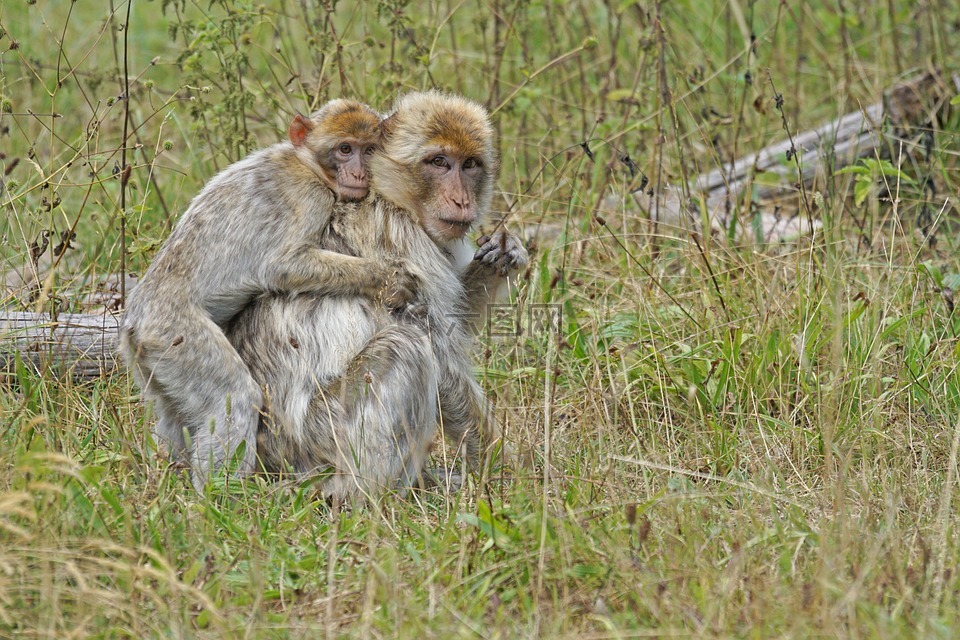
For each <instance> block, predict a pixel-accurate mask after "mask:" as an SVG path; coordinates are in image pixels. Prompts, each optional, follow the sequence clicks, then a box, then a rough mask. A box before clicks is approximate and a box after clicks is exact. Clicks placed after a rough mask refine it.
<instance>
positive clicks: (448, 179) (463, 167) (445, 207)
mask: <svg viewBox="0 0 960 640" xmlns="http://www.w3.org/2000/svg"><path fill="white" fill-rule="evenodd" d="M419 169H420V171H419V173H420V175H421V179H420V184H421V189H422V190H421V197H420V202H421V203H422V205H421V211H420V221H421V223H422V224H423V227H424V229H426V231H427V234H428V235H429V236H430V237H431V238H432V239H433V240H434V241H435V242H438V243H444V244H445V243H448V242H453V241H455V240H459V239H460V238H462V237H463V236H464V235H465V234H466V233H467V232H468V231H470V229H471V228H472V227H473V225H474V223H476V221H477V218H478V216H479V214H480V211H479V208H478V207H479V205H480V203H481V202H482V201H483V199H484V198H483V193H482V190H483V189H484V188H485V186H486V185H487V184H488V182H489V179H488V176H487V169H486V167H485V166H484V164H483V161H482V160H481V159H480V158H478V157H476V156H473V155H470V154H464V153H461V152H459V151H457V150H451V149H444V148H438V149H432V150H428V151H427V152H426V153H425V154H424V156H423V160H422V161H421V166H420V167H419Z"/></svg>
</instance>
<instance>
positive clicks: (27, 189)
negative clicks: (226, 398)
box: [0, 0, 960, 638]
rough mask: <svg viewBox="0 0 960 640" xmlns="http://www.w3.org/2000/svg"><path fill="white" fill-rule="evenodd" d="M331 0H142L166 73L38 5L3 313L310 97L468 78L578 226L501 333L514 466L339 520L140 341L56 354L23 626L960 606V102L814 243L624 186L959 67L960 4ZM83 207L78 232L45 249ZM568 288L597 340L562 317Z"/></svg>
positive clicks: (38, 379) (423, 623) (37, 462)
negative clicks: (177, 456)
mask: <svg viewBox="0 0 960 640" xmlns="http://www.w3.org/2000/svg"><path fill="white" fill-rule="evenodd" d="M317 4H318V3H312V2H306V3H299V2H286V3H280V2H275V1H267V2H263V3H254V2H242V1H238V2H233V3H224V2H221V1H220V0H213V2H208V1H206V0H204V1H202V2H190V1H185V2H180V1H176V0H173V1H171V0H154V1H152V2H150V1H147V0H136V1H135V2H134V5H133V7H132V12H131V18H130V29H129V36H130V38H129V46H128V48H127V51H126V58H127V60H128V66H129V77H130V96H131V99H130V100H129V104H127V103H125V102H124V101H123V100H122V99H119V100H118V97H119V96H121V94H122V89H121V88H120V87H121V86H122V80H123V77H124V74H123V71H122V69H123V61H124V55H125V54H124V45H123V36H124V31H123V29H122V26H123V25H124V24H125V22H126V11H127V5H126V4H124V3H123V1H122V0H113V4H112V6H113V8H114V9H116V11H115V12H113V13H111V4H110V2H99V3H90V2H75V3H69V2H52V1H44V0H39V1H38V2H37V3H36V4H29V3H27V2H23V1H22V0H0V29H2V31H0V33H2V34H3V35H2V37H0V104H2V110H3V112H4V113H3V114H2V115H0V152H2V153H3V154H4V156H3V157H2V158H0V170H2V176H3V181H4V185H3V190H2V192H0V206H2V207H3V216H2V217H0V239H2V242H0V283H2V284H3V285H4V290H3V294H2V295H3V305H2V306H3V308H4V309H8V310H9V309H13V310H23V309H30V310H44V311H54V310H70V311H84V310H89V309H90V308H91V307H93V306H95V304H96V303H93V302H90V301H89V300H88V298H87V297H86V296H88V295H89V294H91V293H92V292H97V291H100V290H104V289H109V288H110V287H111V286H114V283H115V281H116V276H115V274H117V273H118V272H120V271H121V270H126V271H128V272H132V273H139V272H142V270H143V269H144V268H145V267H146V265H147V264H149V261H150V259H151V257H152V256H153V254H154V252H155V251H156V248H157V246H158V243H159V242H161V241H162V240H163V238H165V237H166V235H167V234H168V232H169V228H170V226H171V225H172V224H173V223H174V222H175V221H176V219H177V216H178V215H179V214H180V213H181V212H182V211H183V210H184V208H185V207H186V204H187V203H188V202H189V199H190V198H191V197H192V196H193V195H194V194H195V193H196V192H197V191H198V190H199V189H200V187H201V186H202V184H203V183H204V182H205V181H206V180H207V179H209V177H210V176H212V175H213V174H214V173H215V172H216V171H217V170H219V169H221V168H223V167H224V166H226V165H227V164H229V163H230V162H231V161H233V160H236V159H238V158H240V157H242V156H243V155H244V154H245V153H246V152H247V151H248V150H250V149H253V148H257V147H259V146H263V145H266V144H269V143H272V142H274V141H276V140H278V139H280V138H281V137H282V135H283V132H284V131H285V129H286V125H287V122H288V121H289V119H290V118H291V117H292V115H293V114H294V113H295V112H296V111H302V112H305V111H309V110H310V109H311V108H314V107H316V106H317V105H318V104H320V103H322V102H323V101H325V100H326V99H328V98H331V97H336V96H339V95H342V94H343V95H349V96H355V97H360V98H362V99H363V100H365V101H367V102H369V103H370V104H372V105H374V106H375V107H378V108H381V109H384V110H386V109H388V108H389V105H390V103H391V101H392V99H393V97H394V96H395V95H397V93H398V92H401V91H406V90H413V89H419V88H424V87H429V86H439V87H441V88H445V89H451V90H456V91H460V92H462V93H464V94H465V95H467V96H469V97H471V98H474V99H477V100H479V101H481V102H484V103H486V104H487V105H488V106H489V107H490V108H491V109H493V110H495V118H496V124H497V128H498V131H499V134H500V137H499V145H500V151H501V155H502V160H503V162H502V164H503V168H502V173H501V176H500V180H499V187H500V189H501V190H502V192H503V194H504V195H503V197H498V199H497V201H496V211H495V212H494V216H493V217H494V221H496V220H499V218H500V217H501V216H502V215H503V214H504V213H506V212H507V211H508V210H509V212H510V213H509V214H508V218H507V225H508V227H510V228H511V229H513V230H515V231H518V232H523V233H526V234H527V235H528V236H530V237H534V238H536V240H537V244H538V247H539V248H538V251H537V253H536V254H535V255H534V257H533V260H532V261H531V265H532V266H531V269H530V273H529V278H527V279H526V280H524V281H523V282H522V283H521V286H520V287H519V289H518V291H516V292H515V298H514V299H515V301H516V303H517V304H518V305H519V306H520V309H521V316H520V317H521V320H522V323H521V324H522V326H523V329H524V332H523V334H522V335H521V336H519V337H514V338H506V337H485V338H484V339H483V340H482V344H481V348H480V349H479V350H478V352H479V357H478V375H479V376H480V377H481V378H482V380H483V384H484V387H485V388H486V389H487V390H488V392H489V393H490V395H491V396H492V397H494V398H495V399H496V401H497V406H498V413H499V416H500V418H501V422H502V426H503V433H504V444H503V448H502V451H501V456H500V459H499V462H498V464H497V465H495V466H494V467H493V468H492V469H491V470H490V471H489V472H488V473H487V474H485V475H484V476H483V477H476V478H471V479H470V480H469V481H468V482H467V483H466V486H465V487H464V489H463V490H462V491H461V492H460V493H458V494H456V495H444V494H442V493H439V492H422V493H414V494H412V495H408V496H407V497H406V498H404V499H401V498H398V497H396V496H388V497H387V498H385V499H384V501H383V503H382V504H381V505H378V506H376V507H363V508H355V509H346V510H342V511H337V512H332V511H331V510H330V508H328V507H327V506H326V505H325V504H323V503H321V502H320V501H318V498H317V496H316V495H315V493H314V491H313V488H312V486H311V485H310V484H309V483H307V484H306V485H304V486H300V487H298V486H289V485H275V484H270V483H267V482H264V481H262V480H260V479H253V480H250V481H247V482H239V483H238V482H234V483H231V484H230V486H228V487H210V488H209V489H208V491H207V493H206V494H205V495H203V496H200V495H197V494H196V493H195V492H193V490H192V489H191V487H190V484H189V482H188V481H187V480H186V479H185V478H184V477H183V475H182V473H181V472H179V471H178V470H176V469H173V468H170V467H169V466H168V463H167V460H166V458H165V456H164V455H163V453H162V452H160V453H158V452H157V451H156V449H157V447H156V443H154V442H153V440H152V438H151V437H150V435H149V429H150V425H151V424H152V420H153V418H152V416H151V415H150V413H149V410H148V409H146V408H144V407H143V406H141V405H140V403H139V401H138V396H137V392H136V390H135V388H134V387H133V386H132V384H131V382H130V381H129V380H128V377H127V375H126V374H125V373H124V372H115V373H111V374H108V375H105V376H104V377H103V378H102V379H98V380H96V381H85V382H78V381H71V380H64V379H60V378H58V377H57V376H56V375H55V373H54V371H53V370H52V369H51V370H44V371H34V370H32V369H31V368H30V367H28V366H26V365H19V366H17V367H15V369H14V371H13V372H12V373H11V375H10V376H9V377H8V379H7V383H6V384H5V385H4V386H3V387H0V429H2V431H0V637H8V636H9V637H27V638H30V637H40V638H65V637H103V638H124V637H134V638H141V637H210V638H220V637H238V638H239V637H253V638H284V637H311V638H312V637H318V636H325V637H341V636H345V637H353V636H359V637H474V636H479V637H500V638H510V637H518V636H519V637H533V636H539V637H578V638H604V637H635V636H670V635H680V636H696V637H704V636H707V637H711V636H712V637H756V638H767V637H809V636H817V637H821V636H828V637H868V638H898V637H943V638H952V637H955V636H956V629H957V628H960V615H958V612H960V607H958V593H960V591H958V590H960V576H958V572H957V570H956V566H957V564H958V561H960V541H958V538H957V527H958V524H960V508H958V504H957V503H958V499H957V496H956V495H955V493H956V492H957V483H958V466H957V462H958V461H957V457H958V448H960V375H958V370H957V369H958V363H960V358H958V350H960V342H958V340H957V336H958V334H960V320H958V318H957V316H956V314H955V313H954V312H953V304H952V296H953V290H954V289H955V288H960V286H958V285H960V275H958V274H960V260H958V257H957V256H958V253H957V245H958V238H957V225H956V214H955V213H954V212H953V209H952V202H953V200H954V199H955V198H956V197H957V194H958V190H960V175H958V170H957V167H958V163H957V153H956V148H957V136H958V132H960V124H958V122H960V118H958V116H957V114H956V108H955V107H954V109H953V111H952V112H951V111H950V110H949V109H947V110H945V111H944V112H943V113H942V114H941V117H940V118H939V120H938V121H937V123H936V126H935V127H934V129H933V132H932V136H931V137H929V138H928V139H929V140H931V141H932V142H931V144H930V153H929V154H926V153H923V152H919V153H911V154H909V155H905V156H903V163H902V165H901V164H900V160H901V156H900V154H899V153H898V152H897V149H894V153H893V154H892V156H891V162H893V163H894V165H898V166H900V168H901V170H902V171H903V174H904V176H905V177H906V178H909V180H907V179H904V180H902V181H901V184H900V191H899V202H897V203H896V204H895V205H891V204H890V202H889V199H880V198H879V197H878V193H879V189H877V188H876V186H877V183H876V182H874V180H875V179H876V180H879V178H880V174H883V175H886V176H887V177H888V178H889V177H890V171H889V170H882V166H883V165H882V163H876V162H874V163H873V164H871V163H863V164H861V165H859V167H860V168H859V169H858V170H856V171H851V172H849V173H844V174H840V175H836V176H835V177H833V178H832V183H830V184H832V186H833V188H832V189H829V190H828V189H826V188H825V187H824V186H823V185H820V187H818V195H817V197H816V198H814V199H813V202H812V204H811V209H812V213H813V214H814V215H815V216H817V217H819V218H820V219H821V221H822V222H823V224H824V227H823V230H822V233H820V234H818V236H817V237H816V238H814V239H813V240H804V241H802V242H800V243H798V244H797V245H785V246H764V245H752V246H730V244H729V243H726V242H724V241H723V239H722V238H721V237H707V236H702V237H700V236H697V237H694V236H692V235H690V234H689V233H682V232H681V233H675V232H669V233H668V231H669V230H667V229H664V228H662V227H654V226H653V225H651V224H650V223H649V222H648V221H647V220H646V219H645V218H646V216H645V215H644V214H642V213H641V212H638V211H636V210H635V209H633V208H631V207H629V206H627V207H624V206H620V207H616V206H615V207H614V208H613V209H612V210H611V208H610V206H609V204H608V203H604V199H605V198H607V197H608V196H610V195H615V196H620V197H622V196H623V195H624V194H625V193H626V192H627V191H629V190H630V189H633V188H636V187H637V186H639V185H640V182H641V180H642V179H643V176H646V177H647V178H648V179H649V180H650V184H651V185H657V184H659V182H658V181H662V182H670V183H676V182H679V181H680V180H681V179H682V178H683V177H685V176H692V175H695V174H697V173H699V172H701V171H705V170H708V169H710V168H712V167H714V166H716V163H717V159H718V157H719V158H725V159H728V158H731V157H737V156H740V155H743V154H746V153H748V152H750V151H753V150H756V149H759V148H760V147H762V146H764V145H765V144H767V143H769V142H771V141H773V140H775V139H777V138H779V137H781V136H782V135H783V129H782V120H781V114H780V113H779V112H778V110H777V109H776V108H775V104H774V89H773V86H775V87H776V92H779V93H780V94H782V95H783V98H784V106H783V116H784V117H785V118H786V120H787V122H788V123H789V126H790V130H791V131H793V132H797V131H802V130H804V129H807V128H810V127H812V126H814V125H816V124H818V123H820V122H823V121H825V120H829V119H831V118H833V117H836V116H838V115H840V114H842V113H845V112H847V111H849V110H852V109H856V108H858V107H859V106H861V105H867V104H870V103H873V102H875V101H876V100H878V99H880V96H881V92H882V91H883V90H884V89H885V88H887V87H889V86H890V85H891V84H893V83H894V82H896V81H897V80H899V79H902V78H904V77H909V76H910V75H912V74H914V73H916V72H917V71H921V70H924V69H927V68H938V69H940V70H941V71H942V72H944V73H945V74H946V77H948V78H949V74H950V73H954V72H957V71H958V69H957V67H956V61H955V60H953V59H952V57H951V55H952V52H954V51H956V50H957V49H958V47H960V10H958V9H957V8H955V7H954V6H953V4H952V3H947V2H929V3H907V2H899V1H896V0H890V1H888V2H882V1H880V0H872V1H868V2H862V3H852V2H820V1H817V2H808V3H778V2H774V1H773V0H758V1H756V2H748V1H747V0H732V1H731V2H728V3H722V2H716V3H702V2H692V1H691V0H678V1H674V2H663V3H660V4H658V3H656V2H653V1H641V2H602V1H601V0H578V1H576V2H552V1H543V2H535V3H527V2H519V1H517V2H514V1H510V0H494V1H493V2H489V3H481V2H475V1H467V2H439V1H437V2H431V3H422V4H416V5H415V4H414V3H405V2H402V1H398V0H389V1H382V2H369V3H358V6H353V3H346V2H338V3H337V11H336V14H335V15H332V16H331V15H328V13H326V12H325V10H323V9H321V8H314V6H315V5H317ZM304 11H306V13H304ZM751 33H752V34H754V35H755V36H756V45H755V48H754V49H753V52H752V53H749V54H748V53H747V44H748V42H749V40H750V34H751ZM14 41H16V43H17V44H16V46H11V45H12V44H13V42H14ZM154 60H155V62H153V61H154ZM956 94H957V89H956V88H955V86H954V85H950V86H949V88H948V89H947V92H946V101H949V100H950V99H951V98H953V96H955V95H956ZM127 107H129V124H130V126H129V131H130V133H129V135H128V137H127V139H126V143H127V151H126V154H127V162H129V163H131V164H132V165H133V168H132V172H131V177H130V180H129V183H128V185H127V192H126V210H125V211H122V210H121V207H120V194H121V189H120V180H119V179H118V175H117V174H119V173H121V172H122V164H121V157H122V153H121V150H120V149H121V147H122V145H123V143H124V136H123V130H124V127H123V124H124V117H125V115H124V113H125V110H126V108H127ZM53 113H56V114H58V115H57V116H56V117H53V116H51V115H50V114H53ZM908 133H915V132H908ZM584 141H589V148H590V149H591V152H592V153H593V154H594V158H595V159H594V160H591V159H590V158H589V157H587V155H586V154H585V153H584V151H583V150H582V148H581V147H580V143H581V142H584ZM907 149H909V147H907ZM624 154H629V156H630V158H631V159H632V160H633V162H635V163H636V166H637V169H638V171H639V172H638V173H637V174H636V175H633V174H631V171H630V170H629V168H628V167H627V166H626V164H625V163H623V162H622V161H620V160H619V158H620V156H622V155H624ZM15 162H16V163H17V164H14V163H15ZM641 174H642V175H641ZM858 180H859V181H860V183H859V187H860V189H861V191H857V189H858ZM864 180H866V181H868V182H871V184H865V183H864V182H863V181H864ZM926 181H929V184H930V185H931V186H930V187H926V186H924V184H925V182H926ZM868 186H870V187H871V188H870V189H867V187H868ZM861 196H863V197H862V199H861ZM948 199H949V201H950V204H948V205H947V206H946V207H944V203H945V202H946V201H947V200H948ZM861 200H862V201H861ZM58 201H59V202H58ZM57 202H58V204H56V205H55V206H54V205H53V203H57ZM793 204H795V203H793ZM787 206H790V205H789V203H788V205H787ZM601 210H602V214H601V215H602V218H603V222H601V221H600V220H599V219H598V218H597V217H596V215H595V214H596V213H597V212H598V211H601ZM740 215H741V219H742V220H745V221H747V222H749V220H750V212H749V211H744V212H741V214H740ZM121 220H123V221H124V223H125V224H124V240H125V243H126V248H127V254H126V255H124V254H123V252H122V244H121ZM931 223H933V227H932V228H931V227H929V226H928V225H929V224H931ZM44 230H48V231H50V232H52V237H53V239H54V241H53V242H52V243H51V244H56V243H58V242H59V236H60V234H61V233H63V232H69V231H71V230H72V231H73V232H75V233H76V234H77V239H76V241H75V245H76V246H75V247H74V248H72V249H70V250H68V251H67V253H66V254H65V256H64V257H63V258H62V259H60V260H59V261H57V262H56V264H55V265H54V264H53V262H54V260H53V259H52V258H51V256H50V253H49V251H48V252H47V253H46V254H45V255H44V256H42V257H41V258H40V260H39V261H38V262H37V265H38V266H37V269H38V271H39V274H38V278H37V280H34V279H32V277H31V272H32V269H33V267H32V263H31V260H30V258H29V255H30V248H31V244H32V243H34V242H35V241H39V239H40V237H41V234H42V232H43V231H44ZM931 230H932V238H933V240H935V242H930V241H929V240H927V239H925V237H924V236H923V234H924V233H930V232H931ZM37 281H39V283H40V284H39V285H38V284H37ZM536 305H555V306H551V307H537V306H536ZM558 308H560V309H562V319H561V320H560V325H561V328H562V331H561V333H562V335H561V337H560V339H559V340H557V339H555V338H554V336H553V335H552V333H551V332H550V331H548V330H546V329H544V328H542V327H540V328H537V327H532V326H531V325H530V324H529V321H530V316H529V315H528V313H530V312H531V310H534V311H536V310H538V309H548V310H549V311H550V312H551V313H552V312H554V311H555V310H556V309H558ZM438 455H440V454H439V453H438Z"/></svg>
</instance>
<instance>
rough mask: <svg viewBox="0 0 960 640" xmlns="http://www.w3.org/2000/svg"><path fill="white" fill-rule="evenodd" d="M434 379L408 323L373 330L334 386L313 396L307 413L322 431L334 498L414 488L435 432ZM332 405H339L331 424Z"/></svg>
mask: <svg viewBox="0 0 960 640" xmlns="http://www.w3.org/2000/svg"><path fill="white" fill-rule="evenodd" d="M436 398H437V374H436V366H435V364H434V361H433V351H432V347H431V344H430V340H429V338H427V336H426V335H425V334H424V333H423V332H422V331H421V330H419V329H417V328H415V327H412V326H402V325H400V326H390V327H387V328H385V329H383V330H381V331H380V332H379V333H377V334H376V335H375V336H374V337H373V338H372V339H371V340H370V342H369V343H368V344H367V346H366V347H365V348H364V349H363V351H362V352H361V353H360V354H359V355H358V356H357V357H356V358H355V359H354V360H353V362H352V363H351V365H350V367H349V369H348V370H347V372H346V373H345V374H344V376H343V377H342V378H341V380H340V381H339V383H337V384H335V385H333V386H332V388H331V389H330V392H329V393H327V394H323V393H319V394H317V396H316V397H315V398H314V400H313V402H312V406H311V412H310V415H311V416H312V417H313V418H314V420H315V421H316V424H318V425H320V426H321V427H323V423H324V422H325V421H326V423H327V427H326V428H328V429H329V436H328V440H327V442H329V443H331V444H332V449H333V450H332V451H330V452H328V455H329V456H330V458H331V459H330V462H331V463H332V465H333V467H334V469H335V475H334V476H333V477H332V478H331V479H330V480H328V482H327V485H326V487H325V492H326V493H327V495H329V496H331V497H333V498H335V499H344V498H347V497H350V496H356V495H364V496H374V495H377V493H379V492H380V491H382V489H384V488H386V487H391V486H394V487H397V488H400V489H405V488H407V487H410V486H413V485H414V484H415V483H416V481H417V478H418V476H419V474H420V471H421V470H422V469H423V465H424V462H425V461H426V459H427V456H428V454H429V451H430V445H431V444H432V442H433V438H434V435H435V433H436V424H437V401H436ZM331 402H333V403H335V405H338V406H339V407H341V408H342V412H343V413H342V418H341V420H340V421H338V422H336V423H333V424H330V422H329V419H328V417H327V416H329V415H331V411H330V406H331Z"/></svg>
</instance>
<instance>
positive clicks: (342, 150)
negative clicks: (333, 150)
mask: <svg viewBox="0 0 960 640" xmlns="http://www.w3.org/2000/svg"><path fill="white" fill-rule="evenodd" d="M339 151H340V153H342V154H343V155H345V156H348V155H350V152H351V151H353V147H351V146H350V145H349V144H347V143H346V142H344V143H343V144H342V145H340V149H339Z"/></svg>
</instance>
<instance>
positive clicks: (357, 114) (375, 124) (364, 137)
mask: <svg viewBox="0 0 960 640" xmlns="http://www.w3.org/2000/svg"><path fill="white" fill-rule="evenodd" d="M289 135H290V142H291V143H293V146H294V148H296V149H297V153H298V155H299V156H300V158H301V159H302V160H303V161H304V163H305V164H308V165H309V166H310V167H311V168H312V169H313V171H314V172H315V173H316V174H317V175H318V176H319V177H320V178H321V179H322V180H323V182H324V183H325V184H326V185H327V186H328V187H330V189H331V191H333V192H335V193H336V194H337V197H338V198H339V199H341V200H362V199H364V198H366V197H367V194H368V193H369V192H370V173H369V170H368V168H367V162H368V160H369V158H370V155H371V154H372V152H373V150H374V149H375V148H376V147H377V146H379V144H380V115H379V114H378V113H377V112H376V111H374V110H373V109H371V108H370V107H368V106H366V105H364V104H361V103H359V102H356V101H355V100H343V99H338V100H332V101H330V102H328V103H327V104H326V105H324V107H323V108H322V109H320V111H318V112H316V113H315V114H313V115H312V116H311V117H310V118H309V119H308V118H305V117H303V116H301V115H299V114H298V115H297V116H296V117H295V118H294V119H293V123H292V124H291V125H290V132H289Z"/></svg>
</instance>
